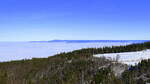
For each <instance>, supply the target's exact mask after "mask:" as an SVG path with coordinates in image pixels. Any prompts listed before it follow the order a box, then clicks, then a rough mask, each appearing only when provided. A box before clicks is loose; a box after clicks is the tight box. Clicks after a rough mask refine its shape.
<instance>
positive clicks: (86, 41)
mask: <svg viewBox="0 0 150 84" xmlns="http://www.w3.org/2000/svg"><path fill="white" fill-rule="evenodd" d="M148 41H150V40H51V41H30V42H37V43H47V42H50V43H52V42H65V43H96V42H97V43H99V42H124V43H126V42H132V43H143V42H148Z"/></svg>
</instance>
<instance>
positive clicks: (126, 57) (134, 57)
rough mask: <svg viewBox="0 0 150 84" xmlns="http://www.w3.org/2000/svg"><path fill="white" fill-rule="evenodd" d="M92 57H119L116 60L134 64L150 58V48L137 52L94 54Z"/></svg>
mask: <svg viewBox="0 0 150 84" xmlns="http://www.w3.org/2000/svg"><path fill="white" fill-rule="evenodd" d="M94 57H106V58H107V59H116V58H118V57H119V59H118V62H121V63H124V64H128V65H135V64H138V63H139V62H140V61H141V60H143V59H150V49H147V50H143V51H137V52H123V53H108V54H96V55H94Z"/></svg>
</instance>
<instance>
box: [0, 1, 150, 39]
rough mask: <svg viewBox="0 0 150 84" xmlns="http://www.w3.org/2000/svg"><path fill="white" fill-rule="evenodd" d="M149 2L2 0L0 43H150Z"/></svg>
mask: <svg viewBox="0 0 150 84" xmlns="http://www.w3.org/2000/svg"><path fill="white" fill-rule="evenodd" d="M149 4H150V0H1V1H0V41H38V40H52V39H67V40H70V39H74V40H76V39H78V40H79V39H80V40H82V39H83V40H85V39H86V40H89V39H91V40H96V39H97V40H150V5H149Z"/></svg>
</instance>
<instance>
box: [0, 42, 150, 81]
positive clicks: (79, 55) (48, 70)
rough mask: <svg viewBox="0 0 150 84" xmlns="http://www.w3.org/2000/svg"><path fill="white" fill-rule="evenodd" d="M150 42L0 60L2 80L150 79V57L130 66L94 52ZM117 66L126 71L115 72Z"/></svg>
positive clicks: (135, 48) (133, 47) (138, 46)
mask: <svg viewBox="0 0 150 84" xmlns="http://www.w3.org/2000/svg"><path fill="white" fill-rule="evenodd" d="M149 48H150V42H145V43H138V44H131V45H127V46H112V47H104V48H87V49H81V50H75V51H72V52H68V53H60V54H56V55H54V56H50V57H48V58H33V59H31V60H20V61H11V62H2V63H0V84H100V83H101V84H145V83H146V82H149V81H150V80H149V78H150V76H149V73H150V68H149V67H150V61H149V60H143V61H142V62H141V63H139V64H138V65H136V66H131V67H129V68H128V67H127V65H124V64H120V63H113V62H112V60H107V59H105V58H95V57H93V55H94V54H103V53H119V52H131V51H140V50H145V49H149ZM114 68H115V69H120V68H121V69H122V68H124V69H125V71H124V72H123V73H122V74H121V75H120V76H118V75H116V73H115V71H114Z"/></svg>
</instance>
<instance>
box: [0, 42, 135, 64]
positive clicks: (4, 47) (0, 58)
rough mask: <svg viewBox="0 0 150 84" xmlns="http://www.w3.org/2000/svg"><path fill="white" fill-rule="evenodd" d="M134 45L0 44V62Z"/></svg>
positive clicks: (115, 43) (96, 43)
mask: <svg viewBox="0 0 150 84" xmlns="http://www.w3.org/2000/svg"><path fill="white" fill-rule="evenodd" d="M132 43H135V41H104V42H95V41H94V42H70V43H69V42H0V62H4V61H12V60H22V59H32V58H43V57H44V58H45V57H49V56H52V55H55V54H59V53H61V52H69V51H73V50H77V49H82V48H95V47H96V48H98V47H105V46H119V45H128V44H132Z"/></svg>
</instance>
